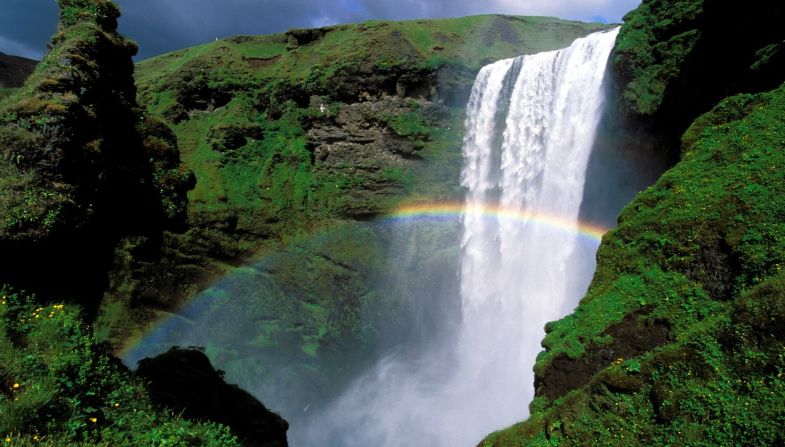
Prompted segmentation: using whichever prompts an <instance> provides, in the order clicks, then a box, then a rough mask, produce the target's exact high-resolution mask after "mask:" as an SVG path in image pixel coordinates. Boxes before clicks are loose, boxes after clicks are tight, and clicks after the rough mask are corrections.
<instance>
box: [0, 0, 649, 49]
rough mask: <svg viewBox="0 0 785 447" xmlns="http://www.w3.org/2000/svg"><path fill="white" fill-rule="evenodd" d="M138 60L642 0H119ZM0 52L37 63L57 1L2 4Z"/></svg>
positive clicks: (625, 5)
mask: <svg viewBox="0 0 785 447" xmlns="http://www.w3.org/2000/svg"><path fill="white" fill-rule="evenodd" d="M115 3H117V4H119V5H120V9H121V10H122V11H123V17H122V18H121V19H120V31H121V32H122V33H123V34H124V35H126V36H127V37H130V38H131V39H133V40H135V41H136V42H137V43H138V44H139V47H140V51H139V55H138V57H137V60H141V59H145V58H148V57H151V56H155V55H157V54H161V53H165V52H169V51H174V50H178V49H181V48H185V47H189V46H193V45H198V44H200V43H204V42H208V41H211V40H214V39H215V38H223V37H229V36H234V35H238V34H271V33H278V32H282V31H286V30H288V29H291V28H312V27H319V26H327V25H334V24H338V23H351V22H360V21H364V20H369V19H391V20H405V19H423V18H445V17H461V16H467V15H474V14H514V15H546V16H555V17H561V18H564V19H574V20H582V21H599V22H609V23H611V22H614V23H615V22H620V21H621V19H622V17H623V16H624V14H625V13H626V12H627V11H630V10H632V9H634V8H635V7H637V6H638V4H639V3H640V0H115ZM0 5H2V7H1V8H0V9H2V14H1V15H0V52H3V53H7V54H15V55H19V56H25V57H30V58H33V59H40V58H41V57H42V56H43V54H44V53H45V52H46V43H47V41H48V40H49V37H50V36H51V35H52V33H53V32H54V29H55V24H56V21H57V5H56V2H55V0H0Z"/></svg>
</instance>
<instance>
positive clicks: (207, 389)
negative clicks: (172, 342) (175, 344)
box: [137, 348, 289, 447]
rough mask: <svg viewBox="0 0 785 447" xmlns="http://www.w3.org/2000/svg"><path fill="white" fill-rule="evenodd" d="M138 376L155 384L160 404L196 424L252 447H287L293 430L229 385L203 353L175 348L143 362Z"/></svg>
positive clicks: (152, 389)
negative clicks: (217, 428)
mask: <svg viewBox="0 0 785 447" xmlns="http://www.w3.org/2000/svg"><path fill="white" fill-rule="evenodd" d="M137 375H138V376H140V377H141V378H143V379H145V380H147V381H148V382H149V385H148V390H149V392H150V396H151V398H152V399H153V401H154V402H155V403H157V404H158V405H160V406H161V407H164V408H168V409H171V410H173V411H174V412H175V413H177V414H182V416H183V417H185V418H188V419H192V420H196V421H212V422H218V423H221V424H224V425H226V426H228V427H230V428H231V429H232V432H233V433H234V434H235V435H237V436H238V437H239V438H240V440H241V442H242V443H243V445H245V446H248V447H285V446H286V445H287V442H286V430H287V429H288V428H289V425H288V424H287V423H286V421H285V420H283V419H282V418H281V417H280V416H278V415H277V414H275V413H272V412H270V411H269V410H268V409H267V408H265V406H264V405H262V403H261V402H259V401H258V400H256V398H254V397H253V396H251V395H250V394H248V393H247V392H245V391H243V390H242V389H240V388H238V387H237V386H236V385H229V384H227V383H226V382H225V381H224V379H223V376H222V373H221V372H220V371H216V370H215V369H214V368H213V366H212V365H211V364H210V361H209V360H208V359H207V356H205V355H204V354H203V353H202V352H201V351H199V350H195V349H180V348H172V349H171V350H170V351H168V352H166V353H164V354H161V355H159V356H158V357H155V358H148V359H144V360H142V361H140V362H139V368H138V369H137Z"/></svg>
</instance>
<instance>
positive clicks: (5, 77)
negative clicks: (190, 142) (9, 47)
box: [0, 53, 38, 88]
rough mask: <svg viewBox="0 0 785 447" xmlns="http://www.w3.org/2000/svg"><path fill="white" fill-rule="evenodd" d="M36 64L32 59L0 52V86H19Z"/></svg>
mask: <svg viewBox="0 0 785 447" xmlns="http://www.w3.org/2000/svg"><path fill="white" fill-rule="evenodd" d="M36 64H38V61H34V60H32V59H27V58H24V57H19V56H10V55H8V54H4V53H0V87H5V88H17V87H21V86H22V84H24V83H25V80H26V79H27V77H28V76H30V74H31V73H32V72H33V70H35V66H36Z"/></svg>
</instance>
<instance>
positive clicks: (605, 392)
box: [481, 0, 785, 446]
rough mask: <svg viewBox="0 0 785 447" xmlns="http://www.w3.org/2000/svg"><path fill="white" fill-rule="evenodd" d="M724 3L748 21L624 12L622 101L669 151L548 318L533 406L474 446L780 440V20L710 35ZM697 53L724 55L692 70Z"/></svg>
mask: <svg viewBox="0 0 785 447" xmlns="http://www.w3.org/2000/svg"><path fill="white" fill-rule="evenodd" d="M781 14H782V10H781V8H775V9H773V10H772V11H771V16H772V17H778V16H780V15H781ZM731 16H733V17H734V19H733V21H732V23H733V24H734V25H732V26H736V25H737V24H738V23H746V24H750V23H753V22H757V20H758V15H757V14H755V13H750V14H749V16H747V15H739V14H738V10H736V9H733V8H731V7H730V6H729V5H720V4H717V3H711V2H703V1H700V0H681V1H659V2H657V1H648V2H644V3H643V4H642V6H641V7H640V8H639V9H638V10H636V11H634V12H633V13H630V14H629V15H628V16H627V18H626V23H625V25H624V28H623V29H622V32H621V33H620V36H619V40H618V41H617V50H616V55H615V62H614V63H615V68H616V69H617V70H618V71H619V75H620V76H619V77H620V81H621V93H622V95H623V97H622V99H621V101H622V103H623V104H624V106H625V108H626V110H627V111H628V113H629V115H628V117H629V118H630V119H631V120H632V121H635V120H636V119H637V120H642V121H643V122H644V123H645V125H647V126H649V127H650V128H651V129H655V130H659V132H660V134H661V135H663V134H664V135H665V136H666V138H663V141H665V142H666V143H665V144H667V142H669V141H670V139H669V138H670V137H669V133H672V132H675V131H680V132H683V134H682V135H681V138H680V141H679V144H678V145H677V146H676V148H671V147H668V146H667V145H666V146H665V147H663V148H662V150H663V151H666V152H670V153H673V154H678V158H679V162H678V163H677V164H676V165H675V166H674V167H673V168H672V169H671V170H669V171H668V172H667V173H665V174H664V175H663V176H662V178H661V179H660V180H659V181H658V182H657V183H656V184H655V185H654V186H652V187H651V188H649V189H647V190H646V191H644V192H643V193H641V194H640V195H639V197H638V198H636V200H635V201H633V202H632V203H631V204H630V205H629V206H627V207H626V209H625V210H624V211H623V212H622V214H621V216H620V223H619V227H618V228H617V229H615V230H613V231H612V232H610V233H609V234H608V235H606V236H605V238H604V239H603V243H602V245H601V247H600V250H599V253H598V266H597V272H596V275H595V277H594V280H593V282H592V285H591V287H590V289H589V291H588V293H587V295H586V297H585V298H584V299H583V300H582V301H581V304H580V306H579V307H578V308H577V310H576V311H575V312H574V313H573V314H572V315H570V316H568V317H566V318H564V319H563V320H560V321H557V322H554V323H551V324H549V325H548V326H547V327H546V331H547V332H548V334H547V336H546V338H545V340H544V341H543V347H544V348H545V351H543V352H542V353H541V354H540V356H539V357H538V359H537V364H536V366H535V374H536V383H535V387H536V395H537V397H536V399H535V401H534V402H533V403H532V404H531V406H530V410H531V417H530V419H529V420H528V421H525V422H523V423H520V424H518V425H515V426H513V427H511V428H509V429H506V430H503V431H500V432H498V433H495V434H493V435H491V436H489V437H488V438H487V439H486V440H485V441H483V442H482V444H481V445H483V446H509V445H538V446H539V445H749V444H754V445H782V443H783V442H785V439H784V438H783V435H782V432H781V430H780V427H781V426H782V425H783V423H784V422H785V420H783V416H782V411H781V409H782V407H783V405H785V387H783V381H782V375H783V371H785V357H783V355H782V353H783V350H784V349H785V333H783V331H782V328H783V327H785V313H783V309H785V295H783V278H784V277H783V274H782V273H781V265H782V263H783V262H784V261H785V225H783V220H782V216H783V213H785V201H784V200H783V199H782V197H783V193H784V192H785V191H783V182H782V180H783V172H785V171H784V170H783V168H785V158H783V154H785V151H784V150H783V149H785V119H784V118H783V117H785V113H784V112H785V84H781V83H782V81H783V80H785V79H783V73H785V72H784V71H781V70H779V68H777V67H779V66H780V65H779V64H780V63H781V61H780V60H779V59H778V58H777V57H775V56H774V55H776V54H777V51H779V50H778V49H777V48H779V46H781V41H782V37H783V35H782V30H781V28H777V27H774V28H766V27H764V29H757V28H756V29H754V30H753V29H750V32H749V33H747V34H743V33H742V34H735V35H733V37H730V35H727V36H726V35H721V34H718V33H719V31H720V30H721V29H724V27H725V26H726V24H728V23H730V22H728V21H727V20H726V19H727V18H728V17H731ZM765 20H768V19H765ZM757 26H758V25H756V27H757ZM724 32H726V33H727V30H725V31H724ZM729 40H733V49H734V50H735V51H738V54H736V53H735V52H731V53H728V51H727V48H728V47H727V46H726V44H727V42H728V41H729ZM685 42H689V44H686V43H685ZM772 42H774V43H773V44H772ZM765 55H769V56H771V57H764V56H765ZM696 61H701V62H700V64H703V65H704V68H700V69H698V68H696V70H698V71H701V70H704V69H705V67H713V66H715V65H716V66H720V65H722V66H723V67H725V68H727V70H726V71H723V72H722V73H718V74H717V75H716V77H715V78H714V79H711V80H704V79H701V78H696V77H695V76H694V75H695V72H694V71H693V69H692V67H693V65H692V64H695V63H697V62H696ZM726 62H727V64H726ZM775 74H776V75H775ZM776 77H778V78H779V83H778V84H775V85H774V87H775V88H774V89H773V90H770V91H766V90H768V89H770V88H771V87H772V83H773V79H775V78H776ZM691 89H692V91H691V93H690V94H689V95H692V96H689V95H688V98H690V97H691V98H693V99H694V102H690V104H689V107H690V108H689V109H680V110H675V109H674V107H675V106H674V104H678V103H679V102H680V101H689V99H685V98H679V97H677V96H671V95H674V92H680V91H689V90H691ZM738 92H753V93H741V94H733V93H738ZM757 92H762V93H757ZM729 93H731V94H733V95H732V96H729V97H727V98H725V99H723V100H721V101H719V102H718V103H715V105H714V106H713V107H711V109H710V110H708V111H706V113H704V114H702V115H700V116H695V115H694V114H695V112H696V111H700V110H701V109H702V108H705V107H706V105H705V104H706V103H707V102H710V101H711V100H712V98H715V101H716V98H718V97H722V96H723V95H727V94H729ZM690 111H692V113H693V115H692V120H693V121H692V124H691V125H690V126H689V128H688V129H686V132H685V129H684V127H679V123H680V122H683V121H684V120H686V119H687V118H688V117H689V116H690V115H689V114H690ZM663 125H667V126H673V127H672V128H670V129H662V127H661V126H663Z"/></svg>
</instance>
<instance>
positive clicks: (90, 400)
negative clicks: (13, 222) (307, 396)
mask: <svg viewBox="0 0 785 447" xmlns="http://www.w3.org/2000/svg"><path fill="white" fill-rule="evenodd" d="M0 364H2V366H1V367H0V387H2V389H0V436H2V437H3V438H4V439H5V438H8V439H10V441H8V440H6V441H5V443H7V444H9V445H49V446H66V445H85V446H86V445H118V446H125V445H128V446H130V445H178V446H186V445H197V444H198V445H206V446H238V445H240V444H239V442H238V441H237V438H235V437H234V436H233V435H232V434H231V432H230V431H229V430H228V429H227V428H226V427H223V426H220V425H218V424H211V423H193V422H189V421H186V420H183V419H180V418H178V417H177V416H175V415H172V414H170V413H167V412H162V411H159V410H157V409H156V408H155V407H154V406H153V404H152V402H151V401H150V399H149V398H148V397H147V394H146V391H145V389H144V387H143V384H142V383H141V381H140V380H139V379H137V378H135V377H134V376H133V375H132V374H131V373H130V372H129V371H128V370H126V369H125V368H124V367H123V366H121V365H120V364H119V363H118V362H117V361H116V360H115V359H113V358H112V357H111V356H110V355H109V353H108V351H107V350H106V347H105V346H102V345H101V344H99V343H97V342H96V341H95V340H94V339H93V338H92V337H91V336H90V335H89V329H88V328H87V327H86V326H85V325H84V324H83V323H82V322H81V316H80V315H79V313H78V310H77V309H76V308H74V307H72V306H69V305H63V304H48V305H47V304H39V303H38V302H36V301H34V300H33V299H31V298H30V297H25V296H24V295H20V294H17V293H14V292H13V291H11V290H9V289H8V288H5V287H3V288H2V289H0Z"/></svg>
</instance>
